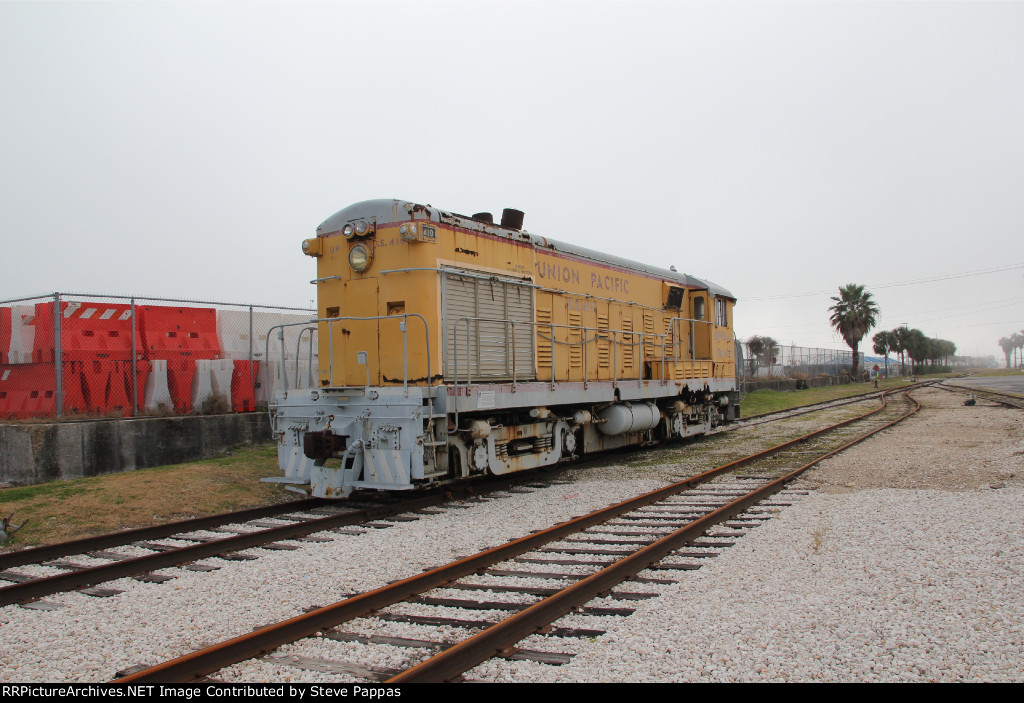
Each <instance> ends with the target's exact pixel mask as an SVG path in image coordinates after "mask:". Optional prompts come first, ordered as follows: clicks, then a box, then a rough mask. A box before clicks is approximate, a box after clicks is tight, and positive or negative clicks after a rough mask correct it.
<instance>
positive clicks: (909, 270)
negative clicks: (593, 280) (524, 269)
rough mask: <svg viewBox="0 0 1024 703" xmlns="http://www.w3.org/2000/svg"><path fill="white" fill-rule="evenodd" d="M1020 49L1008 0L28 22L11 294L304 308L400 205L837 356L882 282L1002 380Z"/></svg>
mask: <svg viewBox="0 0 1024 703" xmlns="http://www.w3.org/2000/svg"><path fill="white" fill-rule="evenodd" d="M1022 38H1024V3H1009V2H1007V3H991V4H990V3H981V2H965V3H930V2H913V3H883V2H870V3H867V2H859V3H830V2H821V3H795V2H794V3H776V2H756V3H729V2H715V3H696V2H694V3H688V2H637V1H634V2H543V3H542V2H479V1H478V2H404V3H403V2H381V1H378V2H372V3H364V2H331V3H302V2H288V3H243V2H231V3H185V2H132V3H127V2H117V3H92V2H72V3H59V2H28V3H17V2H0V95H2V101H3V102H2V108H0V145H2V150H0V188H2V193H3V203H2V207H0V237H2V240H0V241H2V244H3V247H2V254H0V261H2V262H3V263H2V267H3V269H2V274H0V299H8V298H14V297H21V296H28V295H35V294H40V293H48V292H53V291H55V290H60V291H83V292H98V293H114V294H135V295H162V296H174V297H189V298H198V299H207V300H225V301H238V302H252V303H277V304H282V305H308V304H309V303H310V299H311V297H312V296H313V295H314V290H313V286H311V285H310V284H309V280H310V279H311V278H313V277H314V275H315V271H314V265H313V261H312V260H311V259H309V258H307V257H304V256H302V255H301V253H300V249H299V245H300V243H301V241H302V240H303V239H304V238H306V237H309V236H311V235H313V234H314V231H315V229H316V226H317V225H318V224H319V223H320V222H321V221H323V220H324V219H326V218H327V217H328V216H329V215H331V214H332V213H334V212H335V211H337V210H339V209H341V208H343V207H345V206H346V205H349V204H351V203H353V202H356V201H359V200H365V199H368V198H389V197H397V198H402V199H408V200H413V201H417V202H421V203H430V204H432V205H434V206H437V207H441V208H443V209H446V210H452V211H455V212H461V213H465V214H471V213H474V212H479V211H483V210H488V211H492V212H498V213H500V211H501V209H502V208H504V207H515V208H518V209H520V210H523V211H525V213H526V219H525V228H526V229H527V230H529V231H531V232H533V233H535V234H541V235H544V236H547V237H551V238H554V239H560V240H564V241H567V242H572V243H574V244H579V245H583V246H587V247H591V248H593V249H597V250H600V251H605V252H609V253H612V254H616V255H619V256H626V257H629V258H632V259H636V260H638V261H641V262H648V263H653V264H659V265H662V266H668V265H675V266H676V267H677V268H678V269H679V270H680V271H685V272H687V273H691V274H693V275H696V276H698V277H702V278H707V279H710V280H712V281H714V282H716V283H718V284H720V285H722V286H725V287H726V288H728V289H730V290H731V291H732V292H733V293H734V294H735V295H736V296H737V297H738V298H739V304H738V306H737V309H736V316H735V319H736V332H737V334H738V335H739V336H740V337H741V338H746V337H748V336H750V335H753V334H767V335H771V336H772V337H774V338H776V339H777V340H778V341H780V342H782V343H784V344H789V343H795V344H799V345H806V346H822V347H830V348H841V347H843V342H842V339H841V338H839V336H838V335H837V334H835V333H834V332H832V331H831V329H830V328H829V325H828V311H827V308H828V306H829V304H830V301H829V296H830V295H833V294H835V291H836V289H837V288H838V286H840V285H844V284H847V283H851V282H856V283H860V284H864V285H866V286H868V288H869V290H871V291H872V293H873V294H874V296H875V298H876V300H877V302H878V304H879V307H880V308H881V312H882V314H881V319H880V326H879V329H891V328H893V327H896V326H898V325H902V324H904V323H907V324H908V325H910V326H911V327H919V328H920V329H922V330H924V331H925V333H926V334H928V335H929V336H938V337H941V338H945V339H950V340H952V341H954V342H955V343H956V344H957V346H958V347H959V350H960V353H966V354H975V353H978V354H995V355H996V356H997V358H998V359H999V360H1000V363H1001V361H1002V353H1001V351H1000V349H999V347H998V345H997V344H996V341H997V340H998V339H999V337H1002V336H1006V335H1009V334H1011V333H1013V332H1015V331H1020V330H1021V329H1024V236H1022V233H1024V197H1022V196H1024V39H1022ZM896 284H902V285H896ZM875 331H876V330H872V334H873V333H874V332H875ZM864 346H868V347H869V346H870V342H868V344H867V345H862V350H863V348H864ZM867 351H868V352H869V353H870V349H868V350H867Z"/></svg>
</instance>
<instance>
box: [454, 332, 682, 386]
mask: <svg viewBox="0 0 1024 703" xmlns="http://www.w3.org/2000/svg"><path fill="white" fill-rule="evenodd" d="M463 322H465V323H466V359H467V361H469V355H470V351H471V350H472V348H473V344H472V338H471V332H472V327H473V325H472V324H471V323H481V322H491V323H500V324H503V325H506V326H508V325H511V327H512V337H511V339H512V343H511V345H510V346H511V347H512V368H511V378H512V390H513V392H515V387H516V383H517V378H516V374H517V372H518V367H517V364H516V356H515V354H516V344H515V326H516V325H526V326H528V327H548V328H551V329H552V334H551V337H545V336H544V335H543V334H541V332H540V331H539V330H537V331H536V332H535V333H534V336H535V337H543V338H544V339H548V340H549V341H550V342H551V343H552V344H561V345H565V346H572V347H581V348H582V350H583V366H584V369H583V376H584V386H586V385H587V384H588V383H589V378H588V376H587V374H588V373H589V369H588V368H587V345H589V344H590V343H592V342H596V341H598V340H601V339H605V338H604V337H603V336H602V335H603V334H607V333H611V335H612V336H611V339H609V340H608V341H610V342H611V343H612V345H613V351H614V349H615V347H616V346H629V347H637V348H642V347H643V345H644V343H645V342H644V340H645V339H646V338H654V339H660V340H661V381H662V383H665V382H666V379H665V364H666V363H667V359H666V357H665V338H666V337H668V336H669V335H668V333H657V332H642V331H638V330H618V329H596V330H595V329H594V328H591V327H586V326H582V325H562V324H556V323H553V322H537V321H535V320H508V319H503V318H491V317H470V316H464V317H460V318H458V319H457V320H455V323H454V324H453V325H452V347H453V350H454V357H453V359H452V377H453V383H454V387H455V394H456V395H458V387H459V380H460V379H459V335H458V332H459V325H460V324H461V323H463ZM556 328H557V329H567V330H581V331H582V333H583V339H582V340H580V341H578V342H570V341H561V340H558V339H555V335H554V332H553V330H554V329H556ZM591 331H593V332H595V334H594V336H593V337H590V336H588V334H589V332H591ZM477 333H478V335H479V326H477ZM617 334H621V335H622V336H623V337H626V336H630V337H635V338H636V341H635V342H632V341H631V342H626V341H619V340H618V339H616V335H617ZM506 339H508V335H507V333H506ZM477 348H478V349H479V340H478V342H477ZM615 357H616V358H614V359H613V363H612V366H613V376H614V382H618V363H617V362H618V359H617V355H615ZM640 361H641V364H642V363H643V359H642V358H641V359H640ZM477 365H478V366H479V361H478V362H477ZM468 366H469V368H467V369H466V381H465V383H466V385H467V386H468V385H471V384H472V382H473V366H472V363H470V364H468ZM506 368H507V367H506ZM537 368H538V370H539V368H540V366H539V360H538V361H537ZM640 375H641V376H642V375H643V374H642V372H641V374H640ZM554 378H555V357H554V350H553V349H552V354H551V379H552V382H554Z"/></svg>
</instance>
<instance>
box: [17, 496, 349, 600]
mask: <svg viewBox="0 0 1024 703" xmlns="http://www.w3.org/2000/svg"><path fill="white" fill-rule="evenodd" d="M324 504H330V501H327V500H324V499H323V498H306V499H304V500H293V501H290V502H288V503H279V504H277V505H265V506H262V507H259V508H246V509H245V510H236V511H234V512H230V513H220V514H218V515H209V516H207V517H198V518H191V519H188V520H181V521H179V522H169V523H166V524H162V525H153V526H152V527H139V528H137V529H134V530H125V531H123V532H112V533H110V534H106V535H98V536H96V537H85V538H82V539H76V540H73V541H71V542H61V543H59V544H48V545H44V546H42V547H34V548H32V549H22V550H20V551H17V552H9V553H7V554H0V571H3V570H5V569H10V568H13V567H16V566H24V565H25V564H41V563H42V562H44V561H51V560H53V559H59V558H61V557H67V556H72V555H74V554H84V553H86V552H93V551H96V550H98V549H109V548H110V547H123V546H124V545H127V544H131V543H132V542H140V541H145V540H151V539H161V538H163V537H170V536H171V535H176V534H181V533H183V532H194V531H196V530H205V529H208V528H210V527H216V526H218V525H227V524H230V523H233V522H248V521H249V520H259V519H260V518H267V517H273V516H274V515H280V514H282V513H292V512H301V511H303V510H308V509H310V508H314V507H319V506H322V505H324ZM0 590H2V589H0Z"/></svg>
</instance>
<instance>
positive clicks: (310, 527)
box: [0, 495, 446, 607]
mask: <svg viewBox="0 0 1024 703" xmlns="http://www.w3.org/2000/svg"><path fill="white" fill-rule="evenodd" d="M445 500H446V498H445V497H444V496H438V495H432V496H427V497H423V498H418V499H414V500H411V501H407V502H402V503H396V504H394V505H389V506H382V507H374V508H367V509H365V510H356V511H353V512H349V513H342V514H340V515H329V516H327V517H322V518H315V519H313V520H307V521H304V522H298V523H294V524H291V525H281V526H280V527H272V528H269V529H265V530H259V531H257V532H248V533H245V534H240V535H235V536H233V537H225V538H224V539H218V540H215V541H211V542H204V543H200V544H194V545H190V546H187V547H181V548H178V549H174V550H171V551H166V552H157V553H155V554H146V555H143V556H139V557H134V558H131V559H124V560H122V561H117V562H113V563H111V564H100V565H98V566H93V567H89V568H85V569H78V570H76V571H71V572H69V573H65V574H57V575H55V576H49V577H46V578H41V579H35V580H32V581H26V582H24V583H16V584H13V585H10V586H4V587H3V588H0V607H2V606H5V605H10V604H12V603H22V602H25V601H29V600H33V599H36V598H41V597H43V596H47V595H51V594H53V593H60V592H62V591H69V590H73V589H76V588H85V587H88V586H95V585H97V584H99V583H103V582H105V581H113V580H115V579H119V578H124V577H127V576H138V575H140V574H145V573H149V572H152V571H155V570H157V569H163V568H166V567H170V566H178V565H180V564H188V563H191V562H194V561H198V560H200V559H206V558H208V557H215V556H218V555H220V554H227V553H229V552H237V551H239V550H242V549H249V548H252V547H258V546H260V545H262V544H268V543H271V542H279V541H281V540H287V539H295V538H297V537H304V536H306V535H309V534H312V533H314V532H323V531H325V530H331V529H334V528H337V527H344V526H347V525H354V524H358V523H360V522H367V521H369V520H375V519H380V518H383V517H387V516H390V515H395V514H398V513H403V512H409V511H412V510H420V509H423V508H427V507H432V506H435V505H438V504H440V503H442V502H444V501H445ZM221 524H224V523H221ZM114 536H116V535H114Z"/></svg>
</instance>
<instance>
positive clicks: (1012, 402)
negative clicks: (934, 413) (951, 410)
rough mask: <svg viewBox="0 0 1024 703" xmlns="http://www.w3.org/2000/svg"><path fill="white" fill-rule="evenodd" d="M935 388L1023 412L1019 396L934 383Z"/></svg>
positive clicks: (1022, 403)
mask: <svg viewBox="0 0 1024 703" xmlns="http://www.w3.org/2000/svg"><path fill="white" fill-rule="evenodd" d="M935 386H936V387H937V388H941V389H942V390H944V391H951V392H953V393H964V394H967V395H973V396H975V397H976V398H984V399H985V400H991V401H992V402H994V403H999V404H1000V405H1005V406H1006V407H1008V408H1017V409H1018V410H1024V398H1021V397H1020V396H1019V395H1010V394H1008V393H999V392H998V391H990V390H988V389H987V388H968V387H966V386H958V385H955V384H951V383H936V384H935Z"/></svg>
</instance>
